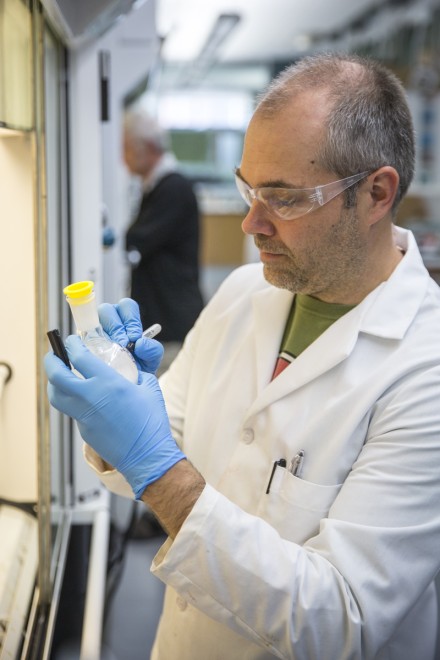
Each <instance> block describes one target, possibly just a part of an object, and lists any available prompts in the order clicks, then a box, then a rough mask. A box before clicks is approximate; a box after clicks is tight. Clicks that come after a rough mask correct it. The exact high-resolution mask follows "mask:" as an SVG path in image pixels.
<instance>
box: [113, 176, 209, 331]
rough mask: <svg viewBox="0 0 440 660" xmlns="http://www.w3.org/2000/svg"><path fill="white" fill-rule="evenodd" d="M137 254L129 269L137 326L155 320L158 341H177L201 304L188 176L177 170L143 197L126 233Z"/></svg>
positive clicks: (194, 202)
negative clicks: (138, 314)
mask: <svg viewBox="0 0 440 660" xmlns="http://www.w3.org/2000/svg"><path fill="white" fill-rule="evenodd" d="M126 249H127V250H128V251H129V250H133V249H136V250H138V252H139V253H140V254H141V260H140V263H139V265H138V266H136V267H135V268H133V270H132V279H131V297H132V298H133V299H134V300H136V301H137V302H138V304H139V307H140V310H141V318H142V325H143V327H144V329H145V328H147V327H148V326H149V325H152V324H153V323H160V324H161V326H162V332H161V334H160V336H159V337H158V339H160V340H161V341H182V340H183V339H184V337H185V335H186V334H187V332H188V330H190V328H191V327H192V326H193V324H194V321H195V320H196V318H197V317H198V315H199V313H200V311H201V310H202V307H203V300H202V295H201V292H200V289H199V267H198V261H199V211H198V206H197V200H196V196H195V194H194V191H193V189H192V185H191V183H190V181H188V180H187V179H186V178H185V177H184V176H182V175H181V174H179V173H177V172H172V173H170V174H168V175H166V176H165V177H164V178H163V179H161V180H160V181H159V182H158V184H157V185H156V187H155V188H153V190H151V191H150V192H148V193H146V194H145V195H144V197H143V198H142V202H141V206H140V209H139V213H138V216H137V218H136V220H135V221H134V222H133V224H132V225H131V226H130V227H129V229H128V231H127V234H126Z"/></svg>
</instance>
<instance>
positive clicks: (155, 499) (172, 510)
mask: <svg viewBox="0 0 440 660" xmlns="http://www.w3.org/2000/svg"><path fill="white" fill-rule="evenodd" d="M204 487H205V480H204V479H203V477H202V475H201V474H200V473H199V472H198V471H197V470H196V469H195V467H193V465H191V463H190V462H189V461H188V460H182V461H179V462H178V463H176V464H175V465H174V466H173V467H172V468H171V469H170V470H168V472H166V473H165V474H164V475H163V477H161V478H160V479H158V480H157V481H154V482H153V483H152V484H150V485H149V486H147V488H146V489H145V490H144V492H143V494H142V497H141V500H142V501H143V502H144V503H145V504H147V505H148V506H149V507H150V509H151V510H152V511H153V513H154V515H155V516H156V517H157V518H158V520H159V522H160V523H161V525H162V527H163V528H164V529H165V531H166V532H167V534H169V536H171V538H174V537H175V536H176V535H177V533H178V531H179V530H180V528H181V527H182V525H183V523H184V521H185V520H186V518H187V516H188V515H189V513H190V512H191V510H192V508H193V506H194V504H195V503H196V502H197V500H198V499H199V497H200V495H201V493H202V490H203V489H204Z"/></svg>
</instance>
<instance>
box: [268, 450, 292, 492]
mask: <svg viewBox="0 0 440 660" xmlns="http://www.w3.org/2000/svg"><path fill="white" fill-rule="evenodd" d="M286 465H287V461H286V459H285V458H280V459H279V460H278V461H275V462H274V464H273V468H272V472H271V473H270V477H269V483H268V484H267V488H266V495H267V494H268V492H269V491H270V485H271V483H272V479H273V477H274V474H275V470H276V469H277V467H278V466H280V467H283V468H285V467H286Z"/></svg>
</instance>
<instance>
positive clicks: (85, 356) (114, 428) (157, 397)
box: [45, 336, 186, 499]
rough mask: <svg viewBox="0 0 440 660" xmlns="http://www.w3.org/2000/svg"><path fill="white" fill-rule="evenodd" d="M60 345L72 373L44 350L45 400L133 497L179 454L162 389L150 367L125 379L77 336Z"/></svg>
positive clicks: (175, 461)
mask: <svg viewBox="0 0 440 660" xmlns="http://www.w3.org/2000/svg"><path fill="white" fill-rule="evenodd" d="M66 346H67V349H68V353H69V358H70V362H71V363H72V366H73V367H74V368H75V369H77V370H78V371H79V373H81V374H83V376H84V379H82V378H77V377H76V376H75V374H74V373H72V371H69V370H68V369H66V368H65V367H64V365H62V364H61V362H60V360H58V359H57V358H56V357H55V356H54V355H53V353H48V354H47V355H46V356H45V369H46V373H47V375H48V379H49V385H48V394H49V400H50V402H51V404H52V405H53V406H54V407H55V408H57V410H60V411H61V412H63V413H64V414H66V415H69V416H70V417H73V418H74V419H76V421H77V423H78V428H79V431H80V433H81V435H82V437H83V439H84V440H85V441H86V442H87V444H88V445H90V446H91V447H93V449H94V450H95V451H96V452H97V453H98V454H99V455H100V456H101V457H102V458H103V459H104V460H105V461H106V462H107V463H109V464H110V465H112V466H113V467H115V468H116V469H117V470H118V471H119V472H120V473H121V474H122V475H124V477H125V478H126V480H127V481H128V483H129V484H130V486H131V488H132V490H133V493H134V495H135V497H136V499H140V497H141V496H142V493H143V492H144V490H145V488H146V487H147V486H148V485H149V484H150V483H152V482H153V481H157V479H160V477H162V476H163V475H164V474H165V472H167V471H168V470H169V469H170V468H171V467H172V466H173V465H175V463H178V462H179V461H181V460H183V459H185V458H186V457H185V455H184V454H183V453H182V452H181V450H180V449H179V448H178V446H177V444H176V442H175V440H174V438H173V436H172V434H171V429H170V424H169V421H168V416H167V413H166V410H165V403H164V400H163V396H162V391H161V389H160V387H159V383H158V380H157V378H156V377H155V376H154V375H153V374H151V373H145V372H141V373H140V378H139V384H137V385H135V384H134V383H129V382H127V381H125V380H123V379H122V378H120V377H119V376H118V374H116V373H115V372H114V371H113V370H112V369H109V368H108V366H107V365H106V364H103V362H101V361H100V360H97V359H96V357H95V356H94V355H92V354H91V353H90V352H89V351H87V350H86V348H85V346H84V344H83V342H81V340H80V338H79V337H72V336H70V337H68V338H67V340H66Z"/></svg>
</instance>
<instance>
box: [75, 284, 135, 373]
mask: <svg viewBox="0 0 440 660" xmlns="http://www.w3.org/2000/svg"><path fill="white" fill-rule="evenodd" d="M94 286H95V285H94V282H92V281H90V280H87V281H83V282H75V283H73V284H69V286H66V287H65V288H64V289H63V293H64V295H65V296H66V300H67V302H68V303H69V307H70V309H71V312H72V315H73V318H74V321H75V325H76V328H77V332H78V334H79V336H80V337H81V339H82V341H83V343H84V344H85V345H86V346H87V348H88V349H89V350H90V351H91V352H92V353H94V354H95V355H96V356H97V357H99V358H100V359H101V360H103V361H104V362H105V363H106V364H108V365H109V366H111V367H113V369H116V371H118V372H119V373H120V374H122V375H123V376H125V378H127V379H128V380H129V381H131V382H132V383H137V382H138V376H139V374H138V369H137V366H136V362H135V360H134V358H133V356H132V355H131V353H130V352H129V351H127V349H126V348H124V347H123V346H121V345H120V344H118V343H116V342H114V341H112V340H111V339H109V338H108V337H107V336H106V335H105V333H104V330H103V328H102V325H101V323H100V321H99V317H98V310H97V307H96V301H95V290H94Z"/></svg>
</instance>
